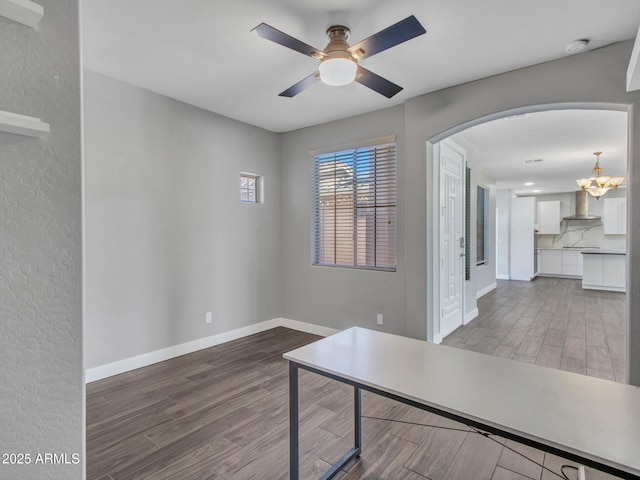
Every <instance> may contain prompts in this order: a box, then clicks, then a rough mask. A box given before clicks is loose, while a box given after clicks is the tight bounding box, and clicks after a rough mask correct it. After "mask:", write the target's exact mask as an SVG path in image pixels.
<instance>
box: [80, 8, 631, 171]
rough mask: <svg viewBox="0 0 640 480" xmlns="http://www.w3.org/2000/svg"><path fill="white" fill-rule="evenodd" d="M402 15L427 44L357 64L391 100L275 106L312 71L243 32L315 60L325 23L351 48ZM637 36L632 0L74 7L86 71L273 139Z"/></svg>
mask: <svg viewBox="0 0 640 480" xmlns="http://www.w3.org/2000/svg"><path fill="white" fill-rule="evenodd" d="M409 15H415V16H416V17H417V18H418V20H419V21H420V22H421V23H422V24H423V26H424V27H425V28H426V30H427V34H426V35H423V36H421V37H418V38H415V39H413V40H410V41H408V42H406V43H404V44H401V45H398V46H396V47H394V48H392V49H389V50H387V51H385V52H382V53H380V54H378V55H376V56H374V57H372V58H368V59H364V60H363V61H362V65H363V66H364V67H366V68H368V69H369V70H372V71H374V72H375V73H377V74H379V75H381V76H383V77H385V78H387V79H389V80H391V81H393V82H394V83H397V84H399V85H401V86H403V87H404V90H403V91H402V92H400V93H399V94H398V95H396V96H395V97H393V98H392V99H387V98H385V97H383V96H381V95H379V94H377V93H375V92H373V91H371V90H369V89H368V88H366V87H364V86H362V85H360V84H357V83H353V84H351V85H347V86H345V87H329V86H327V85H324V84H321V83H319V84H317V85H315V86H314V87H312V88H311V89H309V90H307V91H304V92H302V93H301V94H299V95H298V96H296V97H294V98H282V97H279V96H278V93H280V92H281V91H283V90H285V89H286V88H288V87H289V86H291V85H293V84H294V83H296V82H298V81H299V80H301V79H302V78H304V77H306V76H308V75H309V74H311V73H313V72H314V71H315V70H316V69H317V61H316V60H314V59H312V58H309V57H306V56H304V55H301V54H300V53H297V52H294V51H292V50H289V49H287V48H285V47H282V46H280V45H276V44H274V43H272V42H269V41H267V40H265V39H262V38H259V37H258V36H257V35H254V34H252V33H250V30H251V29H252V28H254V27H255V26H256V25H258V24H259V23H261V22H265V23H268V24H270V25H271V26H273V27H275V28H277V29H279V30H282V31H284V32H286V33H288V34H289V35H292V36H294V37H296V38H298V39H299V40H301V41H303V42H305V43H308V44H310V45H312V46H315V47H317V48H320V49H324V47H325V45H326V43H327V38H326V36H325V30H326V28H327V27H328V26H330V25H332V24H344V25H346V26H348V27H349V28H350V29H351V43H355V42H358V41H360V40H362V39H364V38H366V37H368V36H370V35H372V34H374V33H376V32H378V31H379V30H382V29H384V28H386V27H388V26H390V25H392V24H394V23H396V22H398V21H399V20H402V19H403V18H405V17H407V16H409ZM638 25H640V2H639V1H638V0H616V1H615V2H612V1H611V0H561V1H558V0H535V1H514V0H484V1H478V0H455V1H452V0H399V1H388V0H323V1H317V0H314V1H311V0H135V1H131V0H85V1H83V2H82V26H83V28H82V36H83V37H82V44H83V60H84V66H85V67H86V68H88V69H90V70H94V71H96V72H99V73H103V74H105V75H108V76H111V77H114V78H118V79H120V80H123V81H126V82H128V83H131V84H134V85H138V86H141V87H143V88H146V89H148V90H151V91H154V92H157V93H160V94H163V95H166V96H169V97H173V98H176V99H178V100H181V101H183V102H186V103H189V104H192V105H196V106H199V107H201V108H204V109H207V110H211V111H213V112H216V113H219V114H221V115H224V116H227V117H230V118H234V119H237V120H240V121H243V122H246V123H249V124H252V125H256V126H259V127H262V128H265V129H267V130H271V131H274V132H285V131H290V130H294V129H297V128H301V127H305V126H310V125H314V124H318V123H323V122H327V121H331V120H334V119H337V118H345V117H350V116H353V115H356V114H360V113H365V112H369V111H373V110H378V109H381V108H385V107H389V106H392V105H397V104H400V103H402V102H403V101H405V100H407V99H408V98H411V97H414V96H417V95H421V94H424V93H427V92H431V91H435V90H439V89H442V88H445V87H449V86H452V85H457V84H461V83H464V82H469V81H472V80H475V79H478V78H483V77H487V76H491V75H495V74H498V73H502V72H505V71H509V70H513V69H517V68H521V67H525V66H528V65H532V64H536V63H540V62H545V61H548V60H552V59H555V58H559V57H562V56H564V55H565V51H564V49H565V47H566V45H567V44H568V43H569V42H571V41H573V40H576V39H581V38H587V39H589V40H590V48H598V47H602V46H605V45H608V44H611V43H614V42H618V41H622V40H627V39H631V38H634V36H635V34H636V32H637V30H638ZM602 149H603V150H605V148H604V147H602ZM605 159H606V157H605V156H603V163H604V160H605ZM585 163H586V164H587V167H588V164H589V162H587V161H586V160H585Z"/></svg>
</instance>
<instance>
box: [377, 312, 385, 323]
mask: <svg viewBox="0 0 640 480" xmlns="http://www.w3.org/2000/svg"><path fill="white" fill-rule="evenodd" d="M376 323H377V324H378V325H382V324H384V321H383V317H382V314H381V313H379V314H378V317H377V319H376Z"/></svg>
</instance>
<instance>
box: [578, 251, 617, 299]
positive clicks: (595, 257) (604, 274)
mask: <svg viewBox="0 0 640 480" xmlns="http://www.w3.org/2000/svg"><path fill="white" fill-rule="evenodd" d="M583 263H584V268H583V275H582V288H586V289H591V290H611V291H614V292H625V291H626V289H627V288H626V286H627V277H626V275H627V272H626V256H625V255H624V254H618V255H615V254H602V253H589V254H584V255H583Z"/></svg>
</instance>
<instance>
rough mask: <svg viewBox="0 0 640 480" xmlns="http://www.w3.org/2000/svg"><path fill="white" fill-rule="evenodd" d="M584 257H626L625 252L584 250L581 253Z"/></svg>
mask: <svg viewBox="0 0 640 480" xmlns="http://www.w3.org/2000/svg"><path fill="white" fill-rule="evenodd" d="M580 253H582V254H583V255H626V254H627V252H625V251H624V250H584V251H581V252H580Z"/></svg>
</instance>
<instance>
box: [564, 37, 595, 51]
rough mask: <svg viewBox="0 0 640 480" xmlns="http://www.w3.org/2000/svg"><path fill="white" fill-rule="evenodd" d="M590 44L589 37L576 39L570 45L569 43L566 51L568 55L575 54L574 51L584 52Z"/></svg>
mask: <svg viewBox="0 0 640 480" xmlns="http://www.w3.org/2000/svg"><path fill="white" fill-rule="evenodd" d="M588 46H589V40H587V39H581V40H574V41H573V42H571V43H570V44H569V45H567V47H566V48H565V49H564V51H565V52H567V54H568V55H573V54H574V53H580V52H584V51H585V50H586V49H587V47H588Z"/></svg>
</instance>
